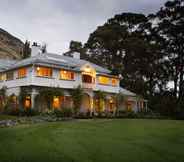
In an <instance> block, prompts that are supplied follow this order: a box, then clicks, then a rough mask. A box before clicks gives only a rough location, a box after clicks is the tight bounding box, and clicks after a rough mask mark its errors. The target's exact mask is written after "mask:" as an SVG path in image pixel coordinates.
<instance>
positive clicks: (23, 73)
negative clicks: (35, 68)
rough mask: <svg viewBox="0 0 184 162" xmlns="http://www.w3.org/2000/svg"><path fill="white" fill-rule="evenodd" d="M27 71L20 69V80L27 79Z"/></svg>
mask: <svg viewBox="0 0 184 162" xmlns="http://www.w3.org/2000/svg"><path fill="white" fill-rule="evenodd" d="M26 74H27V70H26V68H21V69H18V78H24V77H26Z"/></svg>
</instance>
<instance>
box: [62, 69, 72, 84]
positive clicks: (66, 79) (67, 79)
mask: <svg viewBox="0 0 184 162" xmlns="http://www.w3.org/2000/svg"><path fill="white" fill-rule="evenodd" d="M64 71H65V72H66V73H68V72H69V73H70V75H71V78H70V79H69V78H62V72H64ZM72 75H73V77H72ZM59 79H60V80H65V81H75V72H73V71H70V70H64V69H61V70H59Z"/></svg>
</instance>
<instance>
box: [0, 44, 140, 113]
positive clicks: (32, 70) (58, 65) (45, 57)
mask: <svg viewBox="0 0 184 162" xmlns="http://www.w3.org/2000/svg"><path fill="white" fill-rule="evenodd" d="M37 48H39V47H36V46H34V47H33V49H32V52H33V53H34V54H33V55H31V57H29V58H26V59H23V60H16V61H10V60H0V74H2V75H3V76H4V75H6V76H7V74H8V72H9V71H11V72H13V73H14V78H13V79H12V80H3V79H5V78H4V77H1V79H2V81H0V88H2V87H7V95H8V96H10V95H11V94H15V95H19V93H20V89H21V87H29V88H30V89H28V90H30V95H31V100H32V107H34V97H35V95H36V94H37V93H38V89H37V88H38V87H53V88H61V89H63V90H64V93H65V94H67V95H70V90H71V89H74V88H77V87H78V86H79V85H80V86H81V87H82V88H83V89H84V91H85V93H87V94H88V95H89V96H90V97H91V98H93V97H94V95H95V92H96V91H98V90H100V91H103V92H106V94H107V96H109V98H111V97H112V96H114V95H115V94H117V93H119V92H120V93H122V94H123V95H124V96H128V100H129V101H133V105H132V106H133V107H132V109H133V110H134V111H137V110H138V107H137V98H136V96H137V95H136V94H134V93H132V92H130V91H128V90H126V89H123V88H121V87H120V82H119V77H118V76H113V75H111V71H109V70H108V69H105V68H103V67H101V66H98V65H96V64H94V63H91V62H89V61H86V60H83V59H80V55H78V56H77V58H75V57H68V56H64V55H58V54H52V53H44V54H41V53H39V52H37V51H39V50H37ZM37 67H48V68H51V69H52V76H51V77H40V76H37V73H36V71H37ZM21 68H24V69H26V70H25V71H26V77H24V78H18V70H19V69H21ZM24 69H23V75H22V74H21V73H19V75H20V76H24V74H25V71H24ZM61 70H65V71H66V72H67V71H70V73H72V74H73V73H74V79H73V80H62V79H60V71H61ZM20 72H21V70H20ZM47 72H48V71H47ZM70 73H69V74H70ZM65 74H66V73H65ZM46 75H48V74H46ZM43 76H44V75H43ZM99 76H105V77H107V78H108V79H109V83H108V82H106V81H102V82H101V83H104V84H100V83H99ZM83 77H84V79H83V80H82V78H83ZM66 78H67V77H66ZM70 78H72V77H68V78H67V79H70ZM112 78H113V79H115V78H116V79H117V80H116V81H117V85H116V86H113V85H112ZM90 102H91V103H90V106H91V105H93V103H92V99H90ZM134 103H135V104H134ZM124 106H125V105H124Z"/></svg>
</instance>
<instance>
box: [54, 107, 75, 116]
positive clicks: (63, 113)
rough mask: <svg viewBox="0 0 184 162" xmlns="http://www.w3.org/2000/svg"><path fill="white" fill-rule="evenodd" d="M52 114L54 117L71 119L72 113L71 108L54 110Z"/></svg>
mask: <svg viewBox="0 0 184 162" xmlns="http://www.w3.org/2000/svg"><path fill="white" fill-rule="evenodd" d="M54 114H55V115H56V117H72V115H73V112H72V109H71V108H67V107H62V108H61V109H55V110H54Z"/></svg>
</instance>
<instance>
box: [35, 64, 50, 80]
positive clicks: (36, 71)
mask: <svg viewBox="0 0 184 162" xmlns="http://www.w3.org/2000/svg"><path fill="white" fill-rule="evenodd" d="M38 68H39V70H40V69H50V73H51V75H50V76H49V75H48V76H46V75H43V76H41V75H39V74H38ZM35 75H36V77H40V78H48V79H52V78H53V68H51V67H46V66H36V68H35Z"/></svg>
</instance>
